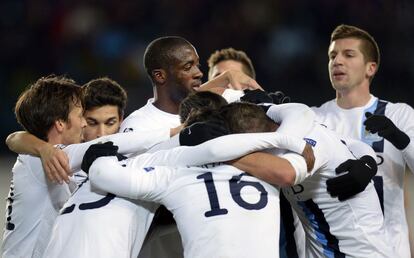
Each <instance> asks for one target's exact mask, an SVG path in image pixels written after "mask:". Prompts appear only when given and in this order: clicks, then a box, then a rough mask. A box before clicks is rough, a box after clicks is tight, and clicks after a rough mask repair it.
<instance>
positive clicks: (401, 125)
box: [393, 103, 414, 173]
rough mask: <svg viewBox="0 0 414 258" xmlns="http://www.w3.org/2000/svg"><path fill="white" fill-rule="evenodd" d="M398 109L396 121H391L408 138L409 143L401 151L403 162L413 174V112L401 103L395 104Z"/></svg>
mask: <svg viewBox="0 0 414 258" xmlns="http://www.w3.org/2000/svg"><path fill="white" fill-rule="evenodd" d="M395 105H396V106H397V107H398V109H397V110H396V112H398V115H397V116H395V117H396V118H397V119H398V120H397V119H395V120H393V122H394V123H395V125H396V126H397V127H398V129H400V130H401V131H403V132H404V133H405V134H407V135H408V137H410V143H409V144H408V146H407V147H405V149H403V150H402V151H401V153H402V155H403V157H404V160H405V162H407V165H408V167H409V168H410V170H411V171H412V172H413V173H414V110H413V108H412V107H411V106H409V105H407V104H403V103H397V104H395Z"/></svg>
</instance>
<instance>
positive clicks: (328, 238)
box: [224, 103, 392, 257]
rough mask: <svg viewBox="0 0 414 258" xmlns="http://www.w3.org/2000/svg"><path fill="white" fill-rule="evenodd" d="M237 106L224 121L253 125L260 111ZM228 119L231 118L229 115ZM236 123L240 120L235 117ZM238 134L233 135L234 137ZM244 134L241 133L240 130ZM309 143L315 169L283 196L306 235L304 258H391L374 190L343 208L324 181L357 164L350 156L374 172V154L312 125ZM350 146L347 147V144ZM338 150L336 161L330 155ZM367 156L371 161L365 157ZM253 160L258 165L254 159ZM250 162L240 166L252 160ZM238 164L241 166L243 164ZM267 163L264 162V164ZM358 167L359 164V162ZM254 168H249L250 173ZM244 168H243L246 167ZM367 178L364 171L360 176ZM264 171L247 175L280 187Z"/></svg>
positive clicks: (344, 203)
mask: <svg viewBox="0 0 414 258" xmlns="http://www.w3.org/2000/svg"><path fill="white" fill-rule="evenodd" d="M238 105H246V104H244V103H233V104H231V105H229V107H228V110H226V113H225V116H224V117H225V118H226V120H229V119H232V118H231V116H232V115H234V114H237V112H243V114H244V116H246V117H249V118H251V119H253V118H254V117H255V116H256V114H257V111H253V110H252V111H250V114H249V113H248V112H247V111H246V110H247V109H248V108H251V109H253V107H251V106H246V107H244V110H242V111H239V110H240V109H241V108H240V107H238ZM226 114H227V115H226ZM236 117H237V116H236ZM237 122H238V121H237V120H236V121H234V122H233V124H235V125H237V127H236V128H244V127H245V126H246V125H244V124H242V123H237ZM233 130H234V129H231V131H233ZM239 130H240V129H239ZM305 139H306V140H307V142H308V143H310V144H311V145H312V146H313V150H314V153H315V166H314V168H313V170H312V172H311V173H310V175H308V177H307V178H306V179H305V180H304V181H303V182H302V183H300V184H296V185H295V186H293V187H288V188H286V187H285V188H283V193H284V196H286V198H287V199H288V200H289V202H290V204H291V205H292V207H293V208H294V209H295V211H296V213H297V214H298V216H299V219H300V221H301V223H302V225H303V226H304V230H305V233H306V245H305V248H306V250H305V252H306V253H305V257H324V256H328V257H329V256H330V255H332V256H333V257H345V256H349V257H391V256H392V251H391V248H389V246H387V239H388V238H387V237H388V235H387V234H386V232H385V229H384V225H383V216H382V212H381V207H380V203H379V200H378V196H377V194H376V192H375V189H374V186H373V185H372V184H369V185H368V186H367V187H366V189H365V191H364V192H363V193H361V194H360V195H357V196H355V197H353V198H351V199H349V200H346V201H344V202H338V201H337V199H336V197H331V196H330V195H329V193H328V192H327V190H326V180H327V179H329V178H333V177H335V176H336V172H335V170H336V168H337V167H339V168H341V166H345V165H340V164H341V163H342V162H343V161H344V160H346V159H350V160H351V161H347V162H346V163H344V164H348V163H350V162H351V163H352V162H354V163H355V162H357V161H356V160H354V159H355V157H354V156H353V154H352V153H351V152H350V151H349V149H348V148H351V149H352V152H353V153H354V154H356V155H357V156H358V157H361V156H363V157H362V158H361V160H363V163H364V165H363V166H369V167H370V168H372V169H374V167H376V164H375V160H374V158H373V157H375V153H374V152H373V151H372V150H371V148H370V147H369V146H368V145H365V144H363V143H361V142H359V141H356V140H352V139H345V140H341V139H340V138H339V137H338V136H337V135H336V134H335V133H333V132H332V131H331V130H328V129H326V128H325V127H323V126H320V125H319V124H314V125H313V129H312V130H311V131H310V132H309V133H308V134H307V136H306V138H305ZM345 143H346V144H347V145H346V144H345ZM332 149H335V155H331V150H332ZM366 154H369V155H371V156H372V157H368V156H365V155H366ZM251 156H252V157H251V158H250V159H258V158H257V157H254V155H251ZM248 159H249V156H246V157H243V158H241V159H240V160H248ZM240 160H239V161H240ZM260 160H263V162H265V161H266V157H263V158H261V159H260ZM357 164H360V163H359V162H357ZM249 167H250V168H251V166H250V165H248V166H247V168H249ZM242 168H243V167H242ZM363 170H364V172H365V169H364V168H363V167H360V169H359V171H360V172H361V171H363ZM257 172H261V170H257V169H251V170H250V171H249V173H251V174H252V175H254V176H257V177H259V178H261V179H263V180H265V181H267V182H268V183H273V184H274V183H276V182H278V181H277V180H278V175H277V174H275V180H273V179H272V175H273V173H270V172H268V173H260V174H258V173H257Z"/></svg>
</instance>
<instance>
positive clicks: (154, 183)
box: [91, 157, 279, 258]
mask: <svg viewBox="0 0 414 258" xmlns="http://www.w3.org/2000/svg"><path fill="white" fill-rule="evenodd" d="M141 166H142V163H141V162H140V161H135V160H134V159H131V162H130V163H129V164H128V167H127V168H125V169H126V170H122V171H117V167H118V168H122V167H121V166H119V165H118V164H117V161H116V160H115V159H113V158H109V157H106V158H100V159H98V160H97V161H96V162H95V163H94V164H93V165H92V167H91V171H92V170H94V171H95V172H97V171H99V170H100V169H105V172H109V173H112V172H114V174H118V175H119V174H121V175H122V176H126V177H129V176H133V177H134V179H132V178H128V180H122V181H123V182H125V184H126V185H124V188H128V189H130V190H131V193H132V194H133V197H134V198H140V199H143V200H148V201H154V202H159V203H161V204H163V205H165V206H166V207H167V208H168V209H169V210H170V211H171V212H172V213H173V215H174V219H175V220H176V222H177V226H178V229H179V231H180V234H181V237H182V241H183V245H184V256H185V257H208V258H210V257H238V258H239V257H278V254H279V250H278V249H279V241H278V238H279V236H278V233H277V232H278V231H279V197H278V195H279V194H278V190H277V189H276V188H275V187H273V186H271V185H269V184H267V183H265V182H263V181H261V180H259V179H256V178H254V177H252V176H249V175H247V174H246V173H244V172H243V171H240V170H238V169H236V168H234V167H232V166H228V165H217V164H216V165H210V166H203V167H187V168H176V169H174V168H168V167H144V168H142V167H141ZM101 171H102V170H101ZM95 172H93V173H95ZM102 172H103V171H102ZM95 179H97V178H95ZM95 179H94V178H92V179H91V180H92V182H93V181H94V180H95ZM135 179H136V180H135ZM97 180H99V178H98V179H97ZM95 182H96V181H95ZM94 184H95V183H94ZM114 184H118V186H120V185H119V182H114ZM107 187H109V188H111V186H108V185H107Z"/></svg>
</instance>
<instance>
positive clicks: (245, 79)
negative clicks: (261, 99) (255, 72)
mask: <svg viewBox="0 0 414 258" xmlns="http://www.w3.org/2000/svg"><path fill="white" fill-rule="evenodd" d="M229 86H230V87H231V88H233V89H235V90H244V89H252V90H254V89H261V90H263V89H262V87H261V86H260V85H259V84H258V83H257V82H256V81H255V80H254V79H253V78H251V77H249V76H248V75H246V74H244V73H243V72H240V71H233V70H227V71H225V72H224V73H222V74H220V75H219V76H217V77H215V78H213V79H211V80H210V81H208V82H206V83H204V84H203V85H201V86H200V88H199V89H198V90H199V91H210V90H212V89H213V90H212V91H213V92H214V93H218V94H220V95H221V94H222V92H221V93H220V92H217V88H222V89H223V92H224V89H226V88H228V87H229Z"/></svg>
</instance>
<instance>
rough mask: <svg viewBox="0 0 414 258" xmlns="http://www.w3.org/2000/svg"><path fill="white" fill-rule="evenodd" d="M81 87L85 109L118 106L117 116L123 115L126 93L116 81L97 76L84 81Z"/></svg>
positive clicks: (121, 116)
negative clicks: (86, 81)
mask: <svg viewBox="0 0 414 258" xmlns="http://www.w3.org/2000/svg"><path fill="white" fill-rule="evenodd" d="M83 88H84V102H85V110H91V109H93V108H97V107H102V106H105V105H113V106H117V107H118V114H119V118H120V119H122V118H123V117H124V111H125V107H126V103H127V93H126V91H125V90H124V89H123V88H122V87H121V86H120V85H119V84H118V83H117V82H116V81H114V80H111V79H109V78H108V77H102V78H97V79H94V80H91V81H89V82H88V83H86V84H85V85H84V86H83Z"/></svg>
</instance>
